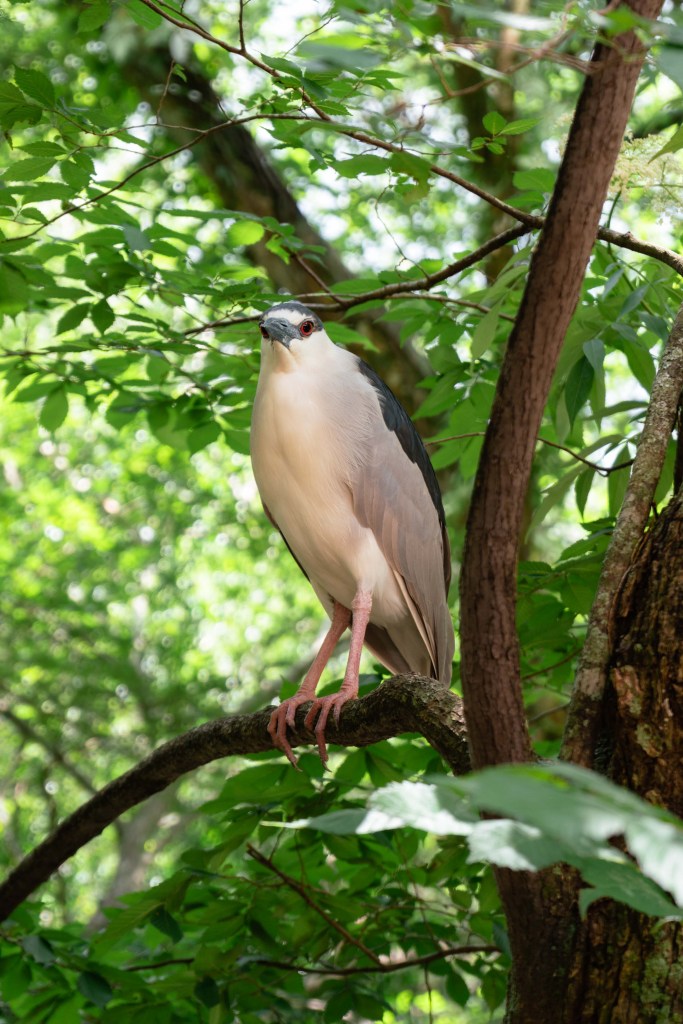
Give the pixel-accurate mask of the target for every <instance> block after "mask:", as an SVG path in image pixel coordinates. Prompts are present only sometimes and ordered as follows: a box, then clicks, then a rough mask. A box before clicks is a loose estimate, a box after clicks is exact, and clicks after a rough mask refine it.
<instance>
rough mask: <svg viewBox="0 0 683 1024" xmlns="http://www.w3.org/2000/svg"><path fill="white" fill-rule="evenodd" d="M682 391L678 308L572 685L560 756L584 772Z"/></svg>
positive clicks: (681, 314) (682, 333)
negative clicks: (618, 615) (623, 598)
mask: <svg viewBox="0 0 683 1024" xmlns="http://www.w3.org/2000/svg"><path fill="white" fill-rule="evenodd" d="M682 392H683V306H681V308H680V309H679V311H678V316H677V317H676V320H675V322H674V325H673V327H672V329H671V334H670V335H669V339H668V341H667V344H666V347H665V349H664V352H663V353H662V358H661V361H660V364H659V369H658V370H657V376H656V378H655V382H654V385H653V388H652V397H651V400H650V406H649V408H648V411H647V416H646V417H645V423H644V426H643V433H642V435H641V438H640V441H639V442H638V452H637V454H636V457H635V460H634V463H633V469H632V471H631V477H630V479H629V483H628V488H627V490H626V495H625V497H624V501H623V504H622V506H621V509H620V510H619V515H618V516H617V521H616V524H615V526H614V533H613V535H612V540H611V542H610V546H609V549H608V551H607V555H606V556H605V561H604V564H603V567H602V572H601V573H600V582H599V584H598V589H597V592H596V595H595V600H594V602H593V607H592V609H591V614H590V619H589V622H588V631H587V634H586V641H585V644H584V647H583V651H582V652H581V659H580V662H579V668H578V671H577V674H576V680H575V683H574V690H573V693H572V699H571V705H570V709H569V714H568V717H567V727H566V730H565V738H564V743H563V746H562V757H563V759H564V760H566V761H573V762H574V763H575V764H583V765H585V766H586V767H587V768H590V767H592V766H593V759H594V756H595V751H596V745H597V742H598V735H599V730H600V727H601V724H602V703H603V697H604V692H605V684H606V680H607V669H608V663H609V658H610V650H611V643H612V637H611V632H612V629H613V614H612V613H613V606H614V602H615V599H616V597H617V595H618V593H619V590H620V588H621V587H622V585H623V581H624V580H625V578H626V573H627V571H628V569H629V565H630V562H631V559H632V557H633V553H634V551H635V550H636V548H637V545H638V544H639V543H640V542H641V540H642V538H643V534H644V531H645V527H646V525H647V521H648V519H649V516H650V510H651V507H652V503H653V501H654V495H655V491H656V489H657V484H658V482H659V478H660V476H661V473H662V466H663V465H664V458H665V456H666V451H667V447H668V444H669V439H670V437H671V432H672V430H673V428H674V425H675V422H676V413H677V410H678V408H679V403H680V399H681V394H682ZM679 437H680V425H679ZM679 445H680V440H679Z"/></svg>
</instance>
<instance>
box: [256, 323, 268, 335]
mask: <svg viewBox="0 0 683 1024" xmlns="http://www.w3.org/2000/svg"><path fill="white" fill-rule="evenodd" d="M258 327H259V331H260V332H261V337H262V338H267V337H268V331H267V330H266V329H265V327H264V326H263V324H259V325H258Z"/></svg>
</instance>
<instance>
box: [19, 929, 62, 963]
mask: <svg viewBox="0 0 683 1024" xmlns="http://www.w3.org/2000/svg"><path fill="white" fill-rule="evenodd" d="M21 945H22V947H23V949H24V951H25V952H26V953H28V955H29V956H30V957H33V959H34V960H37V962H38V963H39V964H51V963H54V960H55V953H54V949H53V947H52V945H51V944H50V943H49V942H48V940H47V939H44V938H43V937H42V936H41V935H26V936H25V937H24V938H23V939H22V940H21Z"/></svg>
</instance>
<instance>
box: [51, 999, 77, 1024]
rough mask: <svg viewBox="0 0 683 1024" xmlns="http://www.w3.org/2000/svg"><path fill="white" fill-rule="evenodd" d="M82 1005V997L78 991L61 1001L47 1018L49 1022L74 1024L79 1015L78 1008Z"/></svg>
mask: <svg viewBox="0 0 683 1024" xmlns="http://www.w3.org/2000/svg"><path fill="white" fill-rule="evenodd" d="M82 1005H83V997H82V996H81V995H80V993H77V994H76V995H73V996H71V997H70V998H69V999H66V1000H64V1002H61V1003H60V1004H59V1006H58V1007H57V1009H56V1010H54V1011H53V1012H52V1013H51V1014H50V1016H49V1018H48V1020H49V1022H50V1024H74V1021H77V1020H78V1019H79V1017H80V1013H79V1010H80V1008H81V1007H82Z"/></svg>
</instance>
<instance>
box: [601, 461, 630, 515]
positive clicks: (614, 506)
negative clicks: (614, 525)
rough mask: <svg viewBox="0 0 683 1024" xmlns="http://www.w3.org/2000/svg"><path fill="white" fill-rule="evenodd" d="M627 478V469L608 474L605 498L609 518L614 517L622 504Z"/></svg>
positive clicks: (628, 475)
mask: <svg viewBox="0 0 683 1024" xmlns="http://www.w3.org/2000/svg"><path fill="white" fill-rule="evenodd" d="M629 478H630V474H629V469H628V467H624V469H618V470H617V471H616V472H615V473H610V475H609V477H608V478H607V497H608V499H609V514H610V515H611V516H616V514H617V513H618V512H619V509H620V508H621V506H622V504H623V501H624V495H625V494H626V488H627V487H628V481H629Z"/></svg>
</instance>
